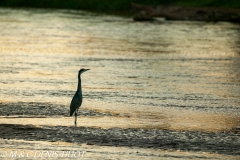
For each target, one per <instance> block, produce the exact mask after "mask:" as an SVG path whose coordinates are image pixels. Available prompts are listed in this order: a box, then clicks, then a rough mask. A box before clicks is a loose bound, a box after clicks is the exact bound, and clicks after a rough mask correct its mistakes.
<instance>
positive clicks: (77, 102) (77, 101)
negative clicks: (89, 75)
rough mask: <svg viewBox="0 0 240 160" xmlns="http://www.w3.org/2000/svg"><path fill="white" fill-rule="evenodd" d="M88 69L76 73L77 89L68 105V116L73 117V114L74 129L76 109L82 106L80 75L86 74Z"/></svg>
mask: <svg viewBox="0 0 240 160" xmlns="http://www.w3.org/2000/svg"><path fill="white" fill-rule="evenodd" d="M88 70H90V69H84V68H82V69H80V70H79V71H78V87H77V91H76V93H75V94H74V96H73V99H72V101H71V104H70V116H72V115H73V113H74V112H75V127H76V126H77V114H78V109H79V107H80V106H81V105H82V86H81V74H82V73H83V72H86V71H88Z"/></svg>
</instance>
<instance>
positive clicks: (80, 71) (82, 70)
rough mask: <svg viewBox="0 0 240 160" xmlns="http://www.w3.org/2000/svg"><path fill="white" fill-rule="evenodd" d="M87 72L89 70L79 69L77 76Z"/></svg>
mask: <svg viewBox="0 0 240 160" xmlns="http://www.w3.org/2000/svg"><path fill="white" fill-rule="evenodd" d="M88 70H90V69H84V68H82V69H80V70H79V75H81V74H82V73H83V72H86V71H88Z"/></svg>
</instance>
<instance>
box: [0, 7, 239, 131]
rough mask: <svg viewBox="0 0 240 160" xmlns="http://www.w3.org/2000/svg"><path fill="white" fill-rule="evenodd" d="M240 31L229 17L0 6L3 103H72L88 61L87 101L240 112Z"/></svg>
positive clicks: (101, 104) (0, 93)
mask: <svg viewBox="0 0 240 160" xmlns="http://www.w3.org/2000/svg"><path fill="white" fill-rule="evenodd" d="M239 35H240V25H239V24H233V23H227V22H218V23H211V22H209V23H206V22H188V21H164V20H162V19H157V21H154V22H133V20H132V19H131V18H128V17H118V16H110V15H102V14H95V13H90V12H85V11H72V10H40V9H3V8H1V9H0V102H1V103H2V104H7V105H6V106H8V105H9V106H10V105H12V104H16V103H21V104H22V103H27V104H29V103H30V102H31V103H36V104H37V103H42V104H45V103H46V104H53V105H62V106H63V107H66V108H67V109H68V106H69V104H70V102H71V98H72V96H73V95H74V93H75V91H76V88H77V74H78V70H79V69H80V68H89V69H91V70H90V71H88V72H85V73H84V74H83V75H82V87H83V96H84V101H83V106H85V107H86V108H87V107H88V105H89V106H91V105H92V106H97V107H98V108H99V110H100V109H101V107H104V106H105V105H108V106H115V107H116V108H118V106H122V108H124V107H125V110H127V109H126V107H129V108H131V106H137V107H139V108H141V107H142V108H145V107H147V108H148V111H151V108H154V112H155V111H156V112H157V110H158V109H159V110H162V109H172V110H176V112H178V110H184V111H190V110H191V111H201V113H203V114H205V113H218V114H222V113H224V114H228V115H230V116H232V115H234V116H237V117H238V118H239V111H240V45H239V44H240V36H239ZM120 108H121V107H120ZM133 108H134V107H133ZM130 110H131V109H130ZM108 111H109V109H108ZM135 111H136V110H134V109H132V110H131V112H135ZM120 112H121V111H120ZM131 112H129V113H128V116H131ZM149 113H150V112H149ZM66 114H68V113H66ZM166 114H167V112H166ZM176 114H177V113H176ZM176 114H175V115H176ZM10 115H11V113H10ZM141 115H142V114H141ZM4 116H5V115H4ZM185 116H186V115H185ZM193 117H194V116H193ZM159 121H160V120H159ZM215 122H216V123H217V122H218V119H217V120H215ZM236 123H237V124H236V125H237V126H238V125H239V121H237V122H236ZM140 128H141V127H140ZM160 128H161V127H160ZM203 128H204V127H203Z"/></svg>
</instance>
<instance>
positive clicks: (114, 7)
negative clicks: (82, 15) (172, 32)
mask: <svg viewBox="0 0 240 160" xmlns="http://www.w3.org/2000/svg"><path fill="white" fill-rule="evenodd" d="M131 2H134V3H139V4H145V5H180V6H196V7H224V8H240V1H239V0H230V1H229V0H201V1H192V0H1V1H0V6H2V7H33V8H60V9H84V10H93V11H127V10H129V9H130V4H131Z"/></svg>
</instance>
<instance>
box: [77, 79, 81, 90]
mask: <svg viewBox="0 0 240 160" xmlns="http://www.w3.org/2000/svg"><path fill="white" fill-rule="evenodd" d="M77 90H78V91H80V92H82V86H81V77H80V75H79V76H78V88H77Z"/></svg>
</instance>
